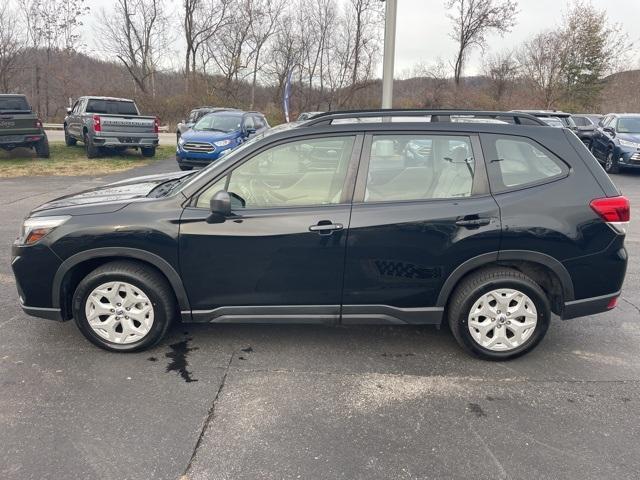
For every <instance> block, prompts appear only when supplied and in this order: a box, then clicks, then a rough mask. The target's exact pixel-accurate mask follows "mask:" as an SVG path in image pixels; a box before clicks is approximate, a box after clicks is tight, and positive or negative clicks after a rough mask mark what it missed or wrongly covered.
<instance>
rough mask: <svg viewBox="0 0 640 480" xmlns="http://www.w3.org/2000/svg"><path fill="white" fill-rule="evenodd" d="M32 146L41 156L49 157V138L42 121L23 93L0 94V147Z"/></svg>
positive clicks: (6, 148)
mask: <svg viewBox="0 0 640 480" xmlns="http://www.w3.org/2000/svg"><path fill="white" fill-rule="evenodd" d="M18 147H26V148H33V149H34V150H35V151H36V154H37V155H38V156H39V157H41V158H49V140H47V135H46V133H45V132H44V128H43V127H42V122H41V121H40V119H39V118H38V116H37V115H36V114H35V113H34V112H33V110H32V109H31V106H30V105H29V102H28V101H27V98H26V97H25V96H24V95H7V94H0V148H1V149H3V150H6V151H10V150H13V149H14V148H18Z"/></svg>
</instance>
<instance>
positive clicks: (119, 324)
mask: <svg viewBox="0 0 640 480" xmlns="http://www.w3.org/2000/svg"><path fill="white" fill-rule="evenodd" d="M85 315H86V317H87V322H88V323H89V326H90V327H91V329H92V330H93V331H94V332H96V333H97V334H98V335H99V336H100V337H101V338H104V339H105V340H107V341H109V342H112V343H120V344H128V343H134V342H137V341H139V340H142V339H143V338H144V337H145V336H146V335H147V334H148V333H149V331H150V330H151V327H152V326H153V317H154V312H153V305H152V304H151V300H149V297H148V296H147V295H146V294H145V293H144V292H143V291H142V290H140V289H139V288H138V287H136V286H134V285H131V284H130V283H127V282H118V281H116V282H108V283H103V284H102V285H100V286H98V287H97V288H95V289H93V291H92V292H91V293H90V294H89V297H88V298H87V302H86V304H85Z"/></svg>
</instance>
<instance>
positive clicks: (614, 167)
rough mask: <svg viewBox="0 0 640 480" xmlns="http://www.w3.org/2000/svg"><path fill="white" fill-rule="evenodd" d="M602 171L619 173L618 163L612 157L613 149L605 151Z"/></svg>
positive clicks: (613, 173)
mask: <svg viewBox="0 0 640 480" xmlns="http://www.w3.org/2000/svg"><path fill="white" fill-rule="evenodd" d="M604 171H605V172H607V173H609V174H612V175H615V174H616V173H620V165H618V160H617V159H616V158H613V150H609V153H607V159H606V161H605V162H604Z"/></svg>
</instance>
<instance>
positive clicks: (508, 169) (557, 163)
mask: <svg viewBox="0 0 640 480" xmlns="http://www.w3.org/2000/svg"><path fill="white" fill-rule="evenodd" d="M482 140H483V148H484V149H486V152H485V153H486V154H487V164H488V168H489V176H490V180H491V189H492V190H493V191H494V192H501V191H505V190H509V189H512V188H517V187H521V186H526V185H531V184H536V183H539V182H542V181H544V180H551V179H554V178H558V177H561V176H563V175H565V174H566V173H567V172H568V167H567V165H566V164H565V163H564V162H562V160H560V159H559V158H558V157H556V156H555V155H554V154H553V153H551V152H549V151H548V150H547V149H545V148H544V147H543V146H542V145H540V144H538V143H536V142H534V141H532V140H529V139H528V138H523V137H512V136H500V135H483V137H482Z"/></svg>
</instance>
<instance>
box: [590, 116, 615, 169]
mask: <svg viewBox="0 0 640 480" xmlns="http://www.w3.org/2000/svg"><path fill="white" fill-rule="evenodd" d="M612 118H613V117H612V116H611V115H609V116H606V117H604V118H603V119H602V121H601V122H600V124H599V125H598V128H597V129H596V131H595V133H594V137H593V153H594V154H595V157H596V158H599V159H604V157H605V156H606V150H607V145H608V137H607V134H606V132H605V131H604V128H605V127H607V126H608V125H609V122H610V121H611V120H612Z"/></svg>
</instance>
